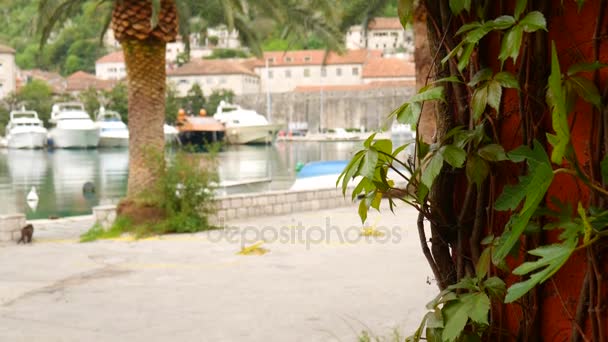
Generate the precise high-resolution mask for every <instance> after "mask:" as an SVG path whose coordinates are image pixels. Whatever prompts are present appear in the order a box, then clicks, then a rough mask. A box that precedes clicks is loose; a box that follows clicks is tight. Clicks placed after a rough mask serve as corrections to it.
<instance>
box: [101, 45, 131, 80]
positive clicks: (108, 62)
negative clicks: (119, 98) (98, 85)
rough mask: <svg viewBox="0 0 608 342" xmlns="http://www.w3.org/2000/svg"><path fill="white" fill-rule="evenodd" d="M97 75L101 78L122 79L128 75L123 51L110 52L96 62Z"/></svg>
mask: <svg viewBox="0 0 608 342" xmlns="http://www.w3.org/2000/svg"><path fill="white" fill-rule="evenodd" d="M95 77H97V78H99V79H101V80H121V79H123V78H125V77H127V68H126V66H125V57H124V55H123V53H122V51H114V52H112V53H109V54H107V55H105V56H103V57H101V58H99V59H98V60H97V61H96V62H95Z"/></svg>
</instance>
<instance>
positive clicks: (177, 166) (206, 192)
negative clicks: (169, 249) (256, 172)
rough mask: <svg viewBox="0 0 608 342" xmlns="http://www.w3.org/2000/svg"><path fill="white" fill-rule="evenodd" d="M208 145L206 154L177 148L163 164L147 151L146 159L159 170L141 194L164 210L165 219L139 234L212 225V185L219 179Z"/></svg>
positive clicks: (211, 149)
mask: <svg viewBox="0 0 608 342" xmlns="http://www.w3.org/2000/svg"><path fill="white" fill-rule="evenodd" d="M217 150H218V148H217V147H214V146H210V147H209V151H210V153H209V154H207V155H202V154H196V153H188V152H185V151H177V152H176V153H175V155H174V156H173V157H172V158H171V159H170V160H169V161H168V162H167V163H166V164H165V163H164V162H163V160H162V159H161V160H159V157H158V156H155V155H150V156H149V160H148V162H149V163H151V164H152V165H155V166H156V168H158V167H159V166H162V165H166V166H165V167H164V168H161V169H159V170H158V172H159V173H160V177H159V181H158V182H157V184H156V186H155V188H154V189H151V190H150V192H149V193H148V194H146V195H145V196H144V198H147V199H148V200H150V201H152V202H153V203H156V204H157V205H158V206H159V207H160V208H162V209H163V210H164V211H165V213H166V219H165V220H163V221H161V222H159V223H158V224H156V225H154V226H153V227H150V228H148V229H147V230H144V231H142V232H140V234H144V235H145V234H150V233H154V234H166V233H194V232H198V231H203V230H208V229H213V228H214V227H213V226H212V225H211V224H210V223H209V217H210V216H211V215H212V214H213V213H214V212H215V205H214V202H213V198H214V189H215V185H216V184H217V183H218V182H219V179H218V176H217V173H216V171H215V170H216V169H217V165H216V160H215V153H216V152H217Z"/></svg>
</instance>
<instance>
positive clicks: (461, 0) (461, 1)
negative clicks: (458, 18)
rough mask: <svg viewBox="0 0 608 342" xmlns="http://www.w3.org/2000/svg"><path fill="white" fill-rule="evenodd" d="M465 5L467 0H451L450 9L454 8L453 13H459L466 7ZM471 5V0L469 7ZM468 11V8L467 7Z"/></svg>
mask: <svg viewBox="0 0 608 342" xmlns="http://www.w3.org/2000/svg"><path fill="white" fill-rule="evenodd" d="M464 6H465V0H450V10H452V13H454V14H459V13H460V12H462V10H463V9H464ZM470 7H471V2H470V0H469V9H470ZM467 11H468V9H467Z"/></svg>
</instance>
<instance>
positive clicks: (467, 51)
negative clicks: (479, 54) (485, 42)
mask: <svg viewBox="0 0 608 342" xmlns="http://www.w3.org/2000/svg"><path fill="white" fill-rule="evenodd" d="M473 50H475V44H467V45H466V46H465V48H464V51H463V52H462V55H460V59H459V60H458V70H459V71H462V70H464V68H466V67H467V65H469V59H471V54H472V53H473Z"/></svg>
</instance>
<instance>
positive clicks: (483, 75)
mask: <svg viewBox="0 0 608 342" xmlns="http://www.w3.org/2000/svg"><path fill="white" fill-rule="evenodd" d="M491 78H492V69H490V68H483V69H481V70H479V71H478V72H477V73H476V74H475V75H474V76H473V77H472V78H471V81H470V82H469V86H470V87H474V86H476V85H477V84H478V83H479V82H482V81H489V80H490V79H491Z"/></svg>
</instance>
